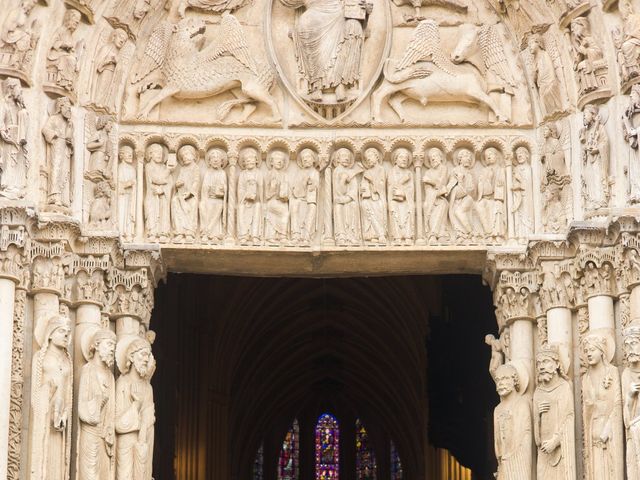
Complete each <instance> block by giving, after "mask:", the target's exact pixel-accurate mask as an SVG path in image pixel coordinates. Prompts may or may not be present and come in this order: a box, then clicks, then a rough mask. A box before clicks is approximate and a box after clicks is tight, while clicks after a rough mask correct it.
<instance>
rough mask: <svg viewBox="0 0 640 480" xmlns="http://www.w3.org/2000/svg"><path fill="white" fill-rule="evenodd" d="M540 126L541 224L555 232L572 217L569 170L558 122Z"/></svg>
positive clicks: (547, 229) (564, 225)
mask: <svg viewBox="0 0 640 480" xmlns="http://www.w3.org/2000/svg"><path fill="white" fill-rule="evenodd" d="M542 128H543V130H542V132H543V133H542V135H543V143H542V145H541V156H540V161H541V162H542V165H543V175H542V185H541V188H540V190H541V192H542V197H543V208H542V225H543V227H545V230H546V231H549V232H553V233H557V232H559V231H561V230H563V229H564V228H566V226H567V223H568V221H569V220H570V219H571V218H572V216H573V208H572V205H571V202H572V198H573V193H572V188H571V173H570V171H571V170H570V167H569V164H568V160H567V154H566V152H565V150H564V145H563V141H562V140H561V138H560V133H561V132H560V129H559V128H558V124H557V123H555V122H552V123H548V124H546V125H544V126H543V127H542Z"/></svg>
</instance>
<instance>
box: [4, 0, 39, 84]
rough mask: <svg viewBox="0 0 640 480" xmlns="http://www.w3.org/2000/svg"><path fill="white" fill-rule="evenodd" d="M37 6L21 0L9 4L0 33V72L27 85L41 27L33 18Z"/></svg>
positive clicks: (35, 1)
mask: <svg viewBox="0 0 640 480" xmlns="http://www.w3.org/2000/svg"><path fill="white" fill-rule="evenodd" d="M37 3H38V2H37V0H20V1H19V2H18V3H17V4H13V5H11V6H10V12H9V15H8V16H7V17H6V18H5V20H4V23H3V24H2V26H1V30H0V73H2V74H4V75H9V76H14V77H17V78H19V79H21V80H22V81H24V82H25V83H27V84H28V85H31V75H32V71H33V57H34V54H35V50H36V47H37V45H38V41H39V40H40V33H41V28H42V27H41V24H40V21H39V20H37V19H36V18H35V15H34V13H35V12H34V9H35V7H36V4H37Z"/></svg>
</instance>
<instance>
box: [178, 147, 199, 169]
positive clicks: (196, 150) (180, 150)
mask: <svg viewBox="0 0 640 480" xmlns="http://www.w3.org/2000/svg"><path fill="white" fill-rule="evenodd" d="M187 151H192V152H193V155H194V157H195V159H194V163H196V164H197V163H198V161H199V160H200V157H201V152H200V149H199V148H198V147H197V146H196V145H193V144H192V143H184V144H182V145H180V146H179V147H178V149H177V150H176V156H177V157H178V162H179V163H180V156H181V155H182V154H184V153H185V152H187Z"/></svg>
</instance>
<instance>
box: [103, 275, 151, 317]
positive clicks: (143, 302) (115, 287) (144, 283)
mask: <svg viewBox="0 0 640 480" xmlns="http://www.w3.org/2000/svg"><path fill="white" fill-rule="evenodd" d="M107 286H108V289H109V291H108V293H107V305H108V307H109V309H110V312H111V319H113V320H115V319H117V318H119V317H133V318H136V319H138V320H140V321H141V322H142V323H144V324H146V325H148V324H149V319H150V317H151V310H152V309H153V285H152V284H151V282H150V281H149V275H148V272H147V269H146V268H138V269H135V270H123V269H120V268H115V267H114V268H111V269H110V270H109V272H108V275H107Z"/></svg>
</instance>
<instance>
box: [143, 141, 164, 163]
mask: <svg viewBox="0 0 640 480" xmlns="http://www.w3.org/2000/svg"><path fill="white" fill-rule="evenodd" d="M146 157H147V161H148V162H153V163H163V162H164V148H162V145H160V144H159V143H152V144H151V145H149V146H148V147H147V153H146Z"/></svg>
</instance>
